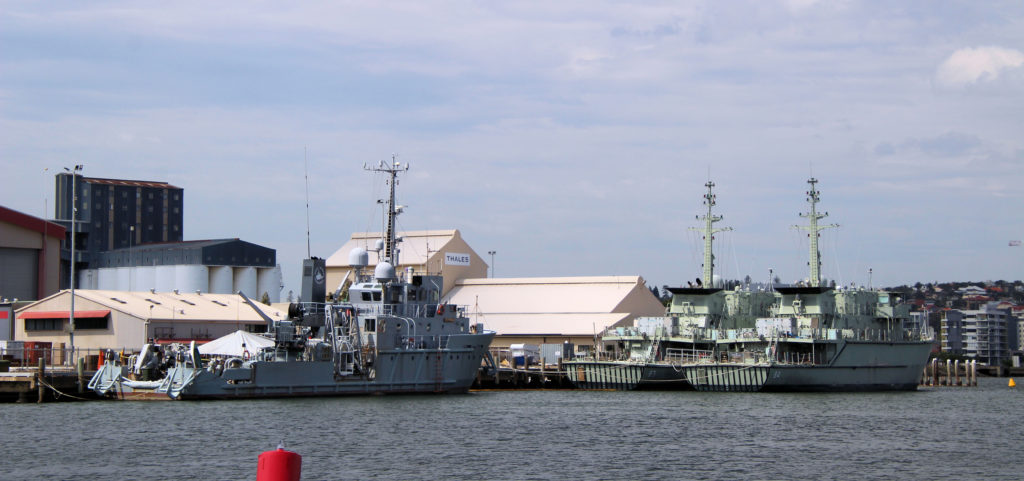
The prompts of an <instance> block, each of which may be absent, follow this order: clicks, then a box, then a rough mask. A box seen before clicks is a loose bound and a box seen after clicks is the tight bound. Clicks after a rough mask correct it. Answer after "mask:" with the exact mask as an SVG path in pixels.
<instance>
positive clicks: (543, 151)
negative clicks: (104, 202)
mask: <svg viewBox="0 0 1024 481" xmlns="http://www.w3.org/2000/svg"><path fill="white" fill-rule="evenodd" d="M291 3H295V4H294V5H293V4H291ZM382 5H384V6H382ZM1022 127H1024V4H1022V3H1021V2H1019V1H1007V2H999V1H993V2H975V1H963V2H957V1H948V2H946V1H943V2H934V1H901V2H856V1H842V0H840V1H829V2H825V1H820V2H819V1H815V0H781V1H770V0H767V1H749V2H744V1H735V2H733V1H730V2H721V1H708V2H701V1H693V2H685V1H684V2H677V1H668V2H657V1H653V2H652V1H645V2H630V1H614V2H604V1H590V0H587V1H564V2H520V1H502V2H464V1H451V2H449V1H436V2H422V1H410V2H405V1H394V2H386V3H384V4H377V3H376V2H259V1H246V2H233V1H224V2H198V1H197V2H190V1H182V2H120V1H100V2H13V1H0V172H2V175H3V178H4V179H5V182H4V183H3V184H4V185H3V187H2V188H0V205H4V206H6V207H9V208H12V209H15V210H19V211H22V212H26V213H29V214H32V215H36V216H45V217H48V218H51V217H52V216H53V197H54V194H53V184H54V183H53V175H54V173H55V172H57V171H59V170H61V169H62V168H63V167H65V166H71V165H74V164H83V165H84V174H85V175H86V176H94V177H111V178H126V179H142V180H156V181H166V182H169V183H171V184H174V185H176V186H179V187H182V188H184V192H185V211H184V215H185V225H184V236H185V239H186V240H194V239H213V238H228V237H238V238H241V239H243V240H246V241H249V242H253V243H256V244H260V245H264V246H267V247H271V248H274V249H276V250H277V256H278V257H277V259H278V262H279V263H280V264H281V266H282V269H283V273H284V280H285V284H286V286H285V288H284V291H283V293H282V297H286V295H287V292H288V291H289V290H294V291H295V292H296V293H297V292H298V291H299V290H300V279H299V272H300V266H301V261H302V259H303V258H304V257H306V255H307V238H306V218H307V216H306V198H307V188H306V185H307V174H308V199H309V221H310V225H309V231H310V237H309V245H310V246H311V253H312V254H313V255H314V256H320V257H328V256H330V255H331V254H332V253H333V252H334V251H335V250H337V249H338V248H339V247H341V245H342V244H344V243H345V241H346V240H347V239H348V238H349V236H350V235H351V234H352V233H353V232H362V231H375V230H379V229H380V222H379V219H380V210H379V207H378V206H377V205H376V200H377V199H379V198H381V197H382V196H383V195H384V194H385V192H386V191H385V190H384V185H383V183H382V180H383V179H382V178H381V177H380V176H379V175H375V174H372V173H369V172H366V171H364V169H363V167H364V164H371V165H372V164H375V163H377V162H379V161H381V160H390V159H392V157H393V156H394V158H395V159H397V160H398V161H400V162H403V163H404V164H408V165H409V166H410V169H409V171H408V172H407V173H406V174H405V175H403V176H402V177H401V179H400V183H399V186H398V189H399V190H398V201H399V203H401V204H404V205H407V206H408V208H407V209H406V213H405V214H403V215H402V216H401V217H400V220H399V228H400V229H402V230H423V229H453V228H454V229H459V231H460V232H461V233H462V236H463V238H464V239H465V240H466V241H467V242H468V243H469V245H470V246H471V247H473V249H474V250H475V251H476V252H477V254H479V255H481V257H483V258H484V259H485V260H486V261H488V262H490V256H488V255H487V254H486V253H487V251H491V250H493V251H496V254H495V256H494V266H493V268H494V272H493V273H494V275H496V276H497V277H532V276H590V275H640V276H643V277H644V278H645V279H646V280H647V282H648V284H649V285H656V286H662V285H673V286H676V285H683V284H685V282H686V281H687V280H690V279H693V278H696V277H698V276H699V275H700V273H701V261H702V254H701V249H702V241H701V238H700V234H699V233H698V232H695V231H692V230H690V228H691V227H695V226H699V225H700V222H699V221H698V220H697V218H696V217H697V216H698V215H701V214H702V213H703V212H704V209H705V207H704V206H703V203H702V202H703V198H702V196H703V195H704V193H705V187H704V184H705V183H706V182H708V180H709V179H710V180H712V181H713V182H714V183H715V194H716V195H717V205H716V206H715V209H716V214H719V215H722V216H724V220H723V221H722V222H720V223H718V224H717V225H716V226H717V227H725V226H728V227H732V228H733V230H732V231H728V232H723V233H719V234H717V235H716V247H715V255H716V258H717V261H716V272H717V273H719V274H720V275H722V276H723V277H725V278H743V277H744V276H747V275H750V276H751V278H752V279H753V280H755V281H759V280H760V281H764V280H767V279H768V277H769V272H770V271H769V270H771V272H772V273H774V275H777V276H779V277H780V279H782V281H783V282H793V281H796V280H798V279H802V278H806V277H807V276H808V267H807V260H808V252H807V249H808V239H807V237H806V232H804V231H800V230H797V229H794V228H793V227H792V226H793V225H796V224H800V223H802V222H803V221H804V219H803V218H801V217H799V213H802V212H806V211H807V209H808V205H807V203H806V196H805V192H806V191H807V187H808V186H807V183H806V181H807V179H808V178H809V177H811V176H813V177H814V178H816V179H818V180H819V181H820V182H819V183H818V188H819V190H820V192H821V203H820V204H819V209H821V210H824V211H827V212H828V214H829V216H828V217H827V218H826V219H824V220H823V222H826V223H836V224H839V227H837V228H831V229H827V230H825V231H823V232H822V234H821V251H822V263H823V265H822V273H823V275H824V277H826V278H828V279H834V280H836V281H837V282H838V283H840V284H843V285H849V284H860V285H867V284H872V285H875V286H879V285H883V286H892V285H899V284H912V283H915V282H935V281H939V282H942V281H983V280H998V279H1005V280H1013V279H1021V278H1022V277H1024V275H1022V274H1024V247H1013V246H1010V245H1009V244H1010V241H1012V240H1019V239H1022V238H1024V208H1022V206H1024V135H1021V132H1022ZM307 165H308V167H307ZM869 270H870V273H869Z"/></svg>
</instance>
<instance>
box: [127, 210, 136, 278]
mask: <svg viewBox="0 0 1024 481" xmlns="http://www.w3.org/2000/svg"><path fill="white" fill-rule="evenodd" d="M132 237H135V226H134V225H132V226H129V227H128V290H129V291H130V290H132V287H133V286H132V271H134V270H135V265H134V264H133V263H132Z"/></svg>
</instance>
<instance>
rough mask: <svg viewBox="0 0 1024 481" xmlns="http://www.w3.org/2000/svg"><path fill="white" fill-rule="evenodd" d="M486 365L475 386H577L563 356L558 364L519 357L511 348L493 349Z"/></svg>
mask: <svg viewBox="0 0 1024 481" xmlns="http://www.w3.org/2000/svg"><path fill="white" fill-rule="evenodd" d="M488 357H489V359H488V361H487V362H486V364H487V365H486V366H484V367H482V368H481V369H480V370H479V371H478V372H477V375H476V381H474V382H473V387H472V389H575V387H574V386H573V385H572V383H570V382H569V377H568V375H567V373H566V371H565V370H564V369H562V362H561V360H559V362H558V363H556V364H550V363H545V360H544V359H543V358H541V359H540V362H538V363H533V362H530V360H529V359H525V360H520V362H521V363H517V360H516V359H515V358H513V357H512V356H510V355H509V352H508V351H507V350H500V349H491V352H490V356H488Z"/></svg>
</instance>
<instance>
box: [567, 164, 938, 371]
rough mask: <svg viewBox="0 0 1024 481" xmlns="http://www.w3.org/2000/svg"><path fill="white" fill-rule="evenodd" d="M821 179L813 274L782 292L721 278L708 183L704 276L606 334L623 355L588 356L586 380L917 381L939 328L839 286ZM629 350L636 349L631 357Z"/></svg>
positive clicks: (812, 195) (875, 293) (812, 219)
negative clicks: (911, 327)
mask: <svg viewBox="0 0 1024 481" xmlns="http://www.w3.org/2000/svg"><path fill="white" fill-rule="evenodd" d="M817 182H818V181H817V179H814V178H811V179H810V180H808V183H809V184H810V190H809V191H808V192H807V196H808V197H807V200H808V202H809V203H810V212H808V213H806V214H801V216H802V217H806V218H808V220H809V225H806V226H795V227H798V228H801V229H804V230H807V231H808V236H809V238H810V261H809V263H808V265H809V266H810V271H811V272H810V277H809V278H808V280H807V281H806V282H802V283H799V284H798V285H796V286H788V287H777V288H773V292H760V291H752V290H751V289H749V288H747V289H742V288H739V287H737V288H736V289H734V290H724V289H721V288H718V287H715V286H714V285H713V281H714V278H713V266H714V256H713V254H712V253H711V247H712V245H711V240H712V238H713V235H714V233H716V232H720V231H722V230H727V228H726V229H715V228H713V227H712V226H713V223H715V222H718V221H720V220H721V217H719V216H714V215H713V214H712V212H711V207H712V206H713V205H714V194H713V193H712V191H711V188H712V187H713V186H714V184H713V183H711V182H709V183H708V184H706V186H707V187H708V194H707V195H705V203H706V204H707V206H708V213H707V215H706V216H705V217H704V220H705V227H704V228H703V229H701V230H703V231H704V240H705V245H704V248H705V252H704V266H703V268H704V272H703V274H704V280H703V282H700V280H698V282H697V285H696V286H694V285H690V286H687V287H685V288H683V287H681V288H672V289H669V291H670V292H671V293H672V300H671V304H670V305H669V307H668V310H667V313H666V316H665V317H663V318H639V319H637V320H636V321H635V326H634V327H633V328H620V329H616V330H615V332H612V333H609V334H608V335H605V336H603V338H602V341H603V343H604V344H605V345H611V346H612V347H613V351H614V352H615V353H616V354H618V356H617V357H618V358H619V359H618V360H616V361H602V362H598V361H593V362H591V363H589V364H588V361H581V365H577V366H575V368H576V369H575V371H570V373H569V377H570V380H572V381H573V382H574V383H575V384H576V385H578V386H580V387H583V388H594V387H604V388H613V389H643V388H659V386H664V387H667V388H691V389H697V390H701V391H889V390H913V389H916V388H917V384H918V380H919V378H920V375H921V372H922V369H923V368H924V364H925V363H926V362H927V360H928V356H929V354H930V352H931V348H932V343H933V340H934V333H933V332H932V331H931V330H930V329H929V328H924V330H922V331H908V330H906V329H904V327H903V326H904V321H905V320H906V319H907V317H908V315H909V307H908V306H907V305H905V304H902V303H901V302H900V299H898V297H897V296H896V295H895V294H893V293H889V292H885V291H879V290H873V289H864V288H838V289H836V288H831V287H825V286H822V282H821V279H820V269H821V253H820V251H819V249H818V238H819V233H820V231H821V230H823V229H826V228H829V227H836V226H835V225H820V224H819V223H818V221H819V220H821V219H823V218H824V217H826V216H827V215H828V214H827V213H821V212H818V210H817V204H818V202H819V201H820V192H819V191H818V190H817V188H816V183H817ZM623 353H628V359H622V357H623Z"/></svg>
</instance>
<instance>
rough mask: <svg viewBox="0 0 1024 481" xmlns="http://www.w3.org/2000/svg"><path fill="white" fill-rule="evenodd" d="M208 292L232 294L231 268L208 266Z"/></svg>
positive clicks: (232, 272)
mask: <svg viewBox="0 0 1024 481" xmlns="http://www.w3.org/2000/svg"><path fill="white" fill-rule="evenodd" d="M209 269H210V292H211V293H213V294H232V293H233V291H232V290H231V289H232V288H233V287H234V285H233V277H234V270H233V269H232V268H231V266H209Z"/></svg>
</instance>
